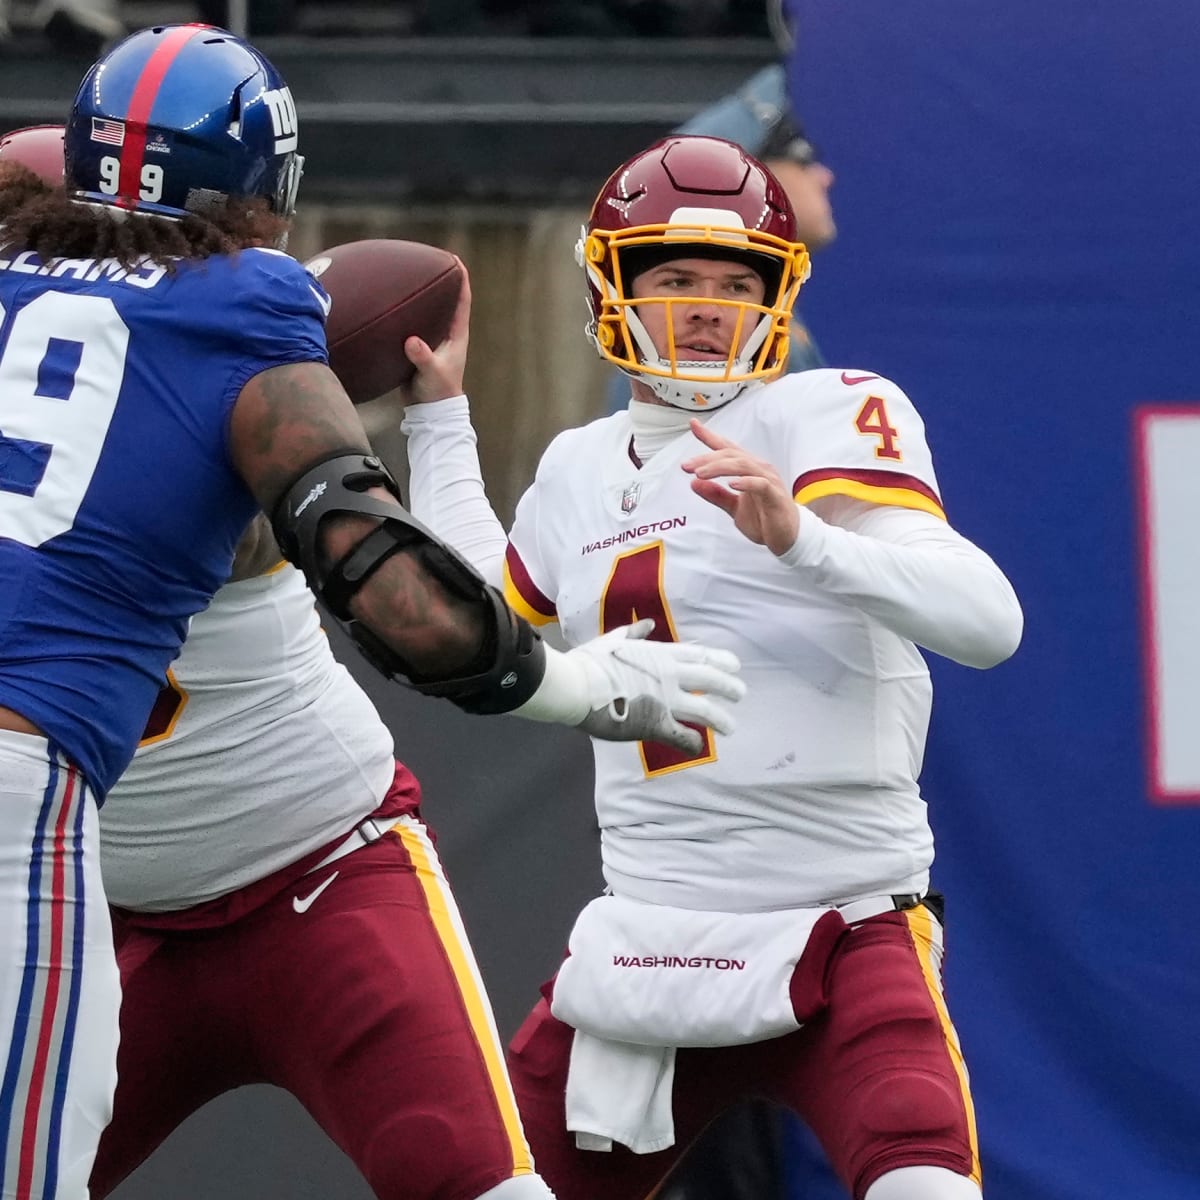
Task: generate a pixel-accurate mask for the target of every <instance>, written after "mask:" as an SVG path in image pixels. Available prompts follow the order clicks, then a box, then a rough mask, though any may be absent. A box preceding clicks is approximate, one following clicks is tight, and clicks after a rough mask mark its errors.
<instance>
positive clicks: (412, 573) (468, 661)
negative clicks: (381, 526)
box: [230, 362, 488, 676]
mask: <svg viewBox="0 0 1200 1200" xmlns="http://www.w3.org/2000/svg"><path fill="white" fill-rule="evenodd" d="M230 437H231V445H232V452H233V460H234V464H235V466H236V467H237V469H238V471H239V472H240V473H241V475H242V477H243V478H244V479H245V480H246V482H247V484H248V485H249V486H250V489H251V490H252V491H253V492H254V495H255V496H256V497H257V499H258V502H259V504H260V505H261V507H262V509H263V511H264V512H267V513H269V512H272V511H273V510H274V508H275V504H276V502H277V501H278V500H279V498H280V496H281V495H282V493H283V490H284V489H285V488H286V487H287V486H288V484H290V483H291V482H292V481H293V480H295V479H296V478H297V477H298V476H299V475H300V474H302V473H303V472H304V470H305V469H306V468H308V467H309V466H311V465H313V464H314V463H317V462H320V461H321V460H322V459H327V458H329V457H331V456H333V455H336V454H339V453H341V454H352V453H362V454H370V453H371V452H372V451H371V446H370V443H369V442H368V441H367V435H366V433H365V432H364V430H363V427H362V423H361V421H360V420H359V418H358V414H357V413H356V412H355V411H354V406H353V405H352V404H351V403H350V400H349V398H348V397H347V395H346V393H345V391H344V390H343V388H342V385H341V384H340V383H339V382H338V380H337V377H336V376H335V375H334V374H333V372H332V371H330V370H329V368H328V367H326V366H323V365H321V364H320V363H313V362H310V363H294V364H290V365H288V366H283V367H272V368H271V369H270V370H267V371H263V372H262V373H261V374H259V375H256V376H254V378H253V379H251V380H250V381H249V382H248V383H247V384H246V385H245V387H244V388H243V389H242V392H241V395H240V396H239V397H238V400H237V404H236V405H235V406H234V410H233V419H232V422H231V426H230ZM368 494H369V495H372V496H374V497H375V498H376V499H378V500H381V501H383V502H384V503H386V504H390V505H395V506H396V508H397V509H399V507H400V506H399V505H398V504H397V503H396V500H395V498H394V497H393V496H391V495H390V494H389V493H388V492H387V491H385V490H384V489H382V488H374V489H372V490H371V491H370V492H369V493H368ZM377 524H378V522H377V521H376V520H375V519H374V518H371V517H350V516H339V517H331V518H330V519H328V520H327V521H325V522H324V524H323V525H322V527H321V542H322V545H321V549H322V552H323V553H324V554H325V556H326V557H327V559H328V561H330V562H335V561H337V560H338V559H340V558H342V556H343V555H345V554H346V553H347V552H348V551H349V550H351V549H352V548H353V547H354V546H355V545H357V544H358V543H359V542H361V541H362V539H363V538H364V537H365V536H366V535H367V534H368V533H370V532H371V530H372V529H373V528H374V527H375V526H376V525H377ZM350 607H351V610H352V611H353V613H354V615H355V616H356V617H357V618H359V619H360V620H361V621H362V622H363V623H364V624H365V625H366V626H367V627H368V628H369V629H371V630H372V632H374V633H375V634H376V635H377V636H378V637H380V638H382V639H383V640H384V641H385V642H387V643H388V644H389V645H390V646H391V647H392V648H393V649H394V650H395V651H396V652H397V653H398V654H400V655H401V656H402V657H403V658H404V659H405V660H406V661H407V662H409V663H411V664H412V666H413V669H414V670H415V671H417V672H419V673H421V674H422V675H430V676H452V675H455V674H457V673H459V672H460V671H463V670H466V669H468V668H469V667H470V666H471V665H472V663H473V662H474V661H475V659H477V658H478V656H479V654H480V651H481V649H482V646H483V641H484V637H485V632H486V629H487V624H486V622H487V620H488V617H487V613H486V611H485V608H484V605H483V604H482V603H481V602H479V601H475V600H464V599H462V598H461V597H459V596H453V595H451V594H450V593H449V592H448V591H447V590H446V589H445V588H444V587H443V586H442V585H441V584H440V583H439V582H438V581H437V580H436V579H435V578H433V577H432V576H431V575H430V574H429V573H428V572H427V571H426V569H425V568H424V567H423V566H422V565H421V563H420V562H419V561H418V559H417V558H416V556H415V555H413V554H412V553H410V552H407V551H400V552H398V553H396V554H393V555H392V556H391V557H390V558H389V559H388V560H387V561H386V562H385V563H384V564H383V565H382V566H381V567H380V568H379V569H378V570H377V571H376V572H374V574H372V575H371V577H370V578H369V579H368V580H367V582H366V583H365V584H364V585H363V587H362V588H361V589H360V590H359V592H358V593H357V594H356V595H355V597H354V599H353V600H352V601H351V605H350Z"/></svg>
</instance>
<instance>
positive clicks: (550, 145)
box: [0, 37, 776, 204]
mask: <svg viewBox="0 0 1200 1200" xmlns="http://www.w3.org/2000/svg"><path fill="white" fill-rule="evenodd" d="M259 45H260V46H261V47H262V49H263V50H264V52H265V53H266V54H267V55H268V57H270V58H271V59H272V60H273V61H274V62H275V63H276V65H277V66H278V67H279V68H280V70H281V71H282V72H283V74H284V76H285V78H286V79H287V80H288V82H289V83H290V85H291V87H292V91H293V93H294V94H295V96H296V102H297V109H298V111H299V115H300V122H301V143H302V149H303V151H304V153H305V155H306V156H307V160H308V163H307V167H306V178H305V185H304V188H305V195H306V196H307V197H310V198H323V199H329V200H333V199H339V198H354V199H372V200H383V199H389V198H394V199H397V200H414V199H415V200H446V199H459V200H487V199H492V198H495V199H507V200H522V201H528V202H542V203H547V204H553V203H562V202H564V201H578V200H580V199H582V198H588V197H590V196H591V195H592V194H594V192H595V190H596V188H597V187H598V186H599V184H600V183H601V182H603V178H604V176H605V174H606V173H607V172H608V170H609V169H610V168H611V167H613V166H614V165H615V164H617V163H618V162H620V161H621V160H622V159H624V158H626V157H627V156H628V155H630V154H632V153H634V152H636V151H637V150H638V149H639V148H641V147H642V146H643V145H645V144H647V143H648V142H650V141H652V140H653V139H654V138H656V137H658V136H661V135H662V134H663V133H666V132H667V131H668V130H670V129H671V127H672V126H674V125H676V124H678V123H679V122H681V121H683V120H686V119H687V118H688V117H689V116H691V115H692V114H693V113H694V112H696V111H697V110H699V109H701V108H703V107H704V106H705V105H706V104H709V103H711V102H712V101H714V100H716V99H718V98H719V97H720V96H722V95H724V94H725V93H727V92H729V91H732V90H734V89H735V88H737V87H738V86H739V85H740V84H741V83H742V81H743V80H744V79H746V78H747V77H748V76H749V75H750V74H752V73H753V72H754V71H755V70H757V69H758V68H759V67H760V66H762V65H764V64H765V63H768V62H770V61H771V60H772V58H773V57H774V55H775V53H776V51H775V48H774V46H773V44H772V43H771V42H770V41H769V40H766V39H763V40H759V39H742V40H726V41H720V42H714V41H709V40H702V39H696V40H684V41H676V40H660V39H644V40H640V41H626V40H619V41H614V40H598V39H597V40H592V39H588V40H582V39H574V38H538V39H526V38H520V39H518V38H503V39H502V38H463V39H450V38H333V39H331V38H302V37H281V38H263V39H260V40H259ZM0 50H2V52H0V129H11V128H15V127H17V126H19V125H24V124H30V123H35V122H41V121H59V120H62V119H63V116H64V115H65V111H66V108H67V106H68V105H69V103H70V100H71V97H72V96H73V94H74V90H75V87H76V85H77V84H78V81H79V78H80V76H81V74H82V73H83V70H84V69H85V68H86V66H87V64H86V62H82V61H76V60H72V59H71V58H64V57H62V56H59V55H55V54H53V53H52V52H50V51H49V50H48V49H45V48H42V47H39V46H38V45H37V44H36V43H35V44H34V45H33V46H32V47H30V45H29V44H25V45H22V46H21V47H20V48H19V52H18V47H17V46H16V45H15V44H9V45H8V46H5V47H3V48H0Z"/></svg>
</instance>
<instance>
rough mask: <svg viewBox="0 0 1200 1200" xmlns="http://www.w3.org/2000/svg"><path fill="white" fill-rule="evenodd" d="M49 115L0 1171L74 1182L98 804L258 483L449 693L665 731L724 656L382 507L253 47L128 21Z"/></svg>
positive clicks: (210, 31)
mask: <svg viewBox="0 0 1200 1200" xmlns="http://www.w3.org/2000/svg"><path fill="white" fill-rule="evenodd" d="M64 137H65V179H64V183H65V186H57V187H51V186H48V185H47V184H46V182H45V181H44V180H41V179H39V178H38V176H37V175H36V174H34V173H33V172H31V171H29V170H28V169H27V168H26V167H24V166H22V165H21V164H20V163H19V162H8V163H3V162H0V223H2V225H3V232H2V234H0V242H2V243H3V244H2V246H0V312H2V313H3V319H2V324H0V392H2V393H3V395H4V401H5V404H4V417H3V433H2V434H0V448H2V453H0V577H2V578H3V579H4V588H3V589H2V591H0V793H2V794H3V798H4V801H5V804H6V807H7V812H8V822H7V826H6V829H7V834H6V840H5V842H4V847H5V853H4V855H3V857H2V858H0V896H2V897H3V899H2V900H0V921H3V926H4V931H5V938H4V944H5V946H6V947H8V952H7V956H6V958H5V960H4V963H3V965H2V967H0V1027H2V1028H3V1029H4V1030H5V1034H6V1041H5V1056H6V1058H5V1067H4V1082H3V1086H2V1087H0V1194H4V1195H11V1196H32V1195H35V1194H36V1195H38V1196H39V1197H46V1198H50V1197H56V1198H62V1200H83V1198H84V1197H86V1195H87V1179H88V1174H89V1171H90V1168H91V1165H92V1159H93V1156H94V1152H95V1147H96V1141H97V1138H98V1136H99V1131H100V1130H101V1129H103V1127H104V1126H105V1124H106V1123H107V1121H108V1119H109V1116H110V1112H111V1097H112V1089H113V1083H114V1074H115V1061H116V1042H117V1006H118V998H119V986H118V973H117V967H116V963H115V960H114V955H113V946H112V936H111V928H110V924H109V919H108V912H107V906H106V904H105V902H104V893H103V890H102V887H101V880H100V871H99V862H98V854H97V852H98V830H97V826H98V808H99V805H100V804H101V803H102V801H103V799H104V796H105V795H106V793H107V792H108V790H109V788H110V787H111V786H112V784H113V782H114V781H115V780H116V778H117V777H118V775H119V774H120V772H121V771H122V770H123V769H124V767H125V766H126V765H127V763H128V761H129V759H130V757H131V756H132V754H133V752H134V749H135V747H136V745H137V743H138V740H139V738H140V737H141V735H142V731H143V728H144V726H145V724H146V720H147V717H148V715H149V713H150V711H151V708H152V706H153V704H154V702H155V698H156V696H157V695H158V693H159V689H160V687H161V685H162V683H163V681H164V680H165V679H166V677H167V675H166V673H167V670H168V667H169V666H170V663H171V661H172V660H173V658H174V657H175V655H176V654H177V652H178V650H179V647H180V644H181V642H182V641H183V638H184V634H185V631H186V626H187V622H188V620H189V618H190V617H192V616H193V615H194V614H195V613H196V612H198V611H199V610H201V609H202V608H203V607H204V606H205V604H206V603H207V602H208V600H209V599H210V598H211V596H212V594H213V593H214V592H215V591H216V589H217V588H218V587H219V586H220V585H221V584H222V583H223V582H224V581H225V579H226V578H227V576H228V574H229V570H230V565H231V562H232V559H233V553H234V547H235V545H236V543H237V542H238V540H239V538H240V537H241V535H242V533H243V531H244V530H245V529H246V527H247V525H248V524H249V522H250V521H251V518H252V517H254V515H255V513H256V512H257V511H259V510H260V509H261V510H262V511H263V512H265V513H268V514H270V516H271V518H272V524H273V529H274V532H275V534H276V536H277V538H278V541H279V543H280V545H282V546H283V547H284V552H285V553H286V555H287V556H289V557H290V558H291V559H293V560H294V561H295V562H296V563H297V564H298V565H299V566H301V567H302V568H303V570H304V572H305V574H306V576H307V578H308V580H309V582H310V583H311V585H312V586H313V587H314V588H315V589H316V590H317V591H318V593H319V594H320V595H321V596H322V597H323V598H324V599H325V601H326V602H327V604H328V606H329V608H330V611H331V612H332V613H334V614H335V615H336V616H337V617H338V618H339V619H340V620H342V621H343V622H345V623H346V625H347V628H348V629H349V631H350V633H351V635H352V636H353V637H355V638H356V640H357V641H358V642H359V644H360V645H363V646H364V648H365V649H366V650H367V651H368V653H369V654H370V656H371V658H372V660H373V661H374V662H375V663H376V664H377V665H379V666H380V667H381V669H383V670H384V671H385V672H386V673H388V674H389V675H394V674H402V675H404V676H407V677H408V678H409V679H410V681H411V682H412V683H413V684H414V686H416V687H417V688H418V690H421V691H423V692H426V693H428V694H431V695H441V696H445V697H447V698H449V699H451V700H452V701H453V702H454V703H456V704H458V705H460V706H462V707H464V708H466V709H468V710H470V711H474V712H479V713H499V712H514V713H516V714H517V715H522V716H525V717H528V718H530V719H536V720H550V721H558V722H561V723H567V724H577V725H581V726H582V727H585V728H589V727H591V728H598V729H599V731H600V732H601V735H602V736H617V737H628V736H645V735H646V734H647V733H649V732H651V731H652V730H654V729H659V730H661V731H662V732H663V735H664V736H667V737H669V738H674V739H676V740H679V741H681V744H682V741H683V739H684V738H685V736H686V738H687V739H688V740H692V739H694V738H695V736H696V735H695V734H694V731H692V730H688V729H686V728H685V727H684V726H682V725H680V724H679V722H678V721H677V720H676V717H677V716H684V717H687V716H688V715H689V713H696V712H697V710H696V708H695V698H694V697H687V696H686V693H687V691H688V689H690V688H692V687H693V686H698V687H699V688H701V689H702V690H703V689H706V688H708V687H709V686H710V685H712V686H713V687H714V688H715V689H716V691H718V692H724V693H725V694H726V695H728V696H729V697H730V698H736V695H737V693H738V692H739V691H740V684H739V683H738V681H737V680H736V679H735V678H734V677H733V676H732V675H731V673H730V672H731V671H732V670H733V669H734V668H735V666H736V664H735V663H734V662H733V661H732V659H731V657H730V656H728V655H727V654H717V655H715V656H714V655H709V654H707V653H706V652H705V651H704V650H703V649H701V648H698V647H693V648H689V650H688V653H687V654H686V655H684V656H683V658H679V657H675V658H672V659H666V658H664V657H662V656H658V655H655V656H654V657H648V655H649V654H651V653H652V652H653V651H654V650H655V649H656V647H655V646H654V644H653V643H648V642H646V641H644V640H641V639H644V634H645V632H646V631H647V628H648V627H647V626H644V625H643V626H642V627H639V628H637V629H632V630H623V631H621V632H620V633H619V634H618V635H617V636H616V637H614V638H607V639H603V640H600V641H598V642H597V644H596V645H594V646H592V647H590V648H588V649H586V650H585V651H583V653H581V654H580V653H575V652H571V653H569V654H559V653H557V652H548V651H547V649H546V648H545V647H544V646H543V644H542V642H541V640H540V639H539V638H538V637H536V636H535V635H534V634H533V633H532V632H531V630H530V628H529V626H528V625H527V623H526V622H525V621H524V620H522V619H521V618H519V617H517V616H516V615H515V614H514V613H513V612H512V611H511V610H510V609H509V608H508V607H507V605H506V604H505V603H504V601H503V599H502V598H501V597H500V596H499V594H498V593H497V592H496V591H495V590H494V589H491V588H489V587H488V586H487V585H486V584H484V583H483V582H482V581H481V580H480V579H478V577H477V576H476V575H475V573H474V572H473V571H472V570H471V569H470V568H469V567H468V566H467V565H466V564H465V563H463V562H462V561H461V560H460V559H459V558H458V557H457V556H456V555H455V554H454V553H453V552H451V551H450V550H448V549H447V548H446V547H444V546H443V545H442V544H441V543H440V542H438V541H437V539H435V538H433V537H432V536H431V535H430V534H429V533H428V532H427V531H426V530H425V529H424V528H423V527H421V526H420V525H419V524H418V523H416V522H414V521H413V520H412V518H411V517H410V516H409V515H408V514H407V512H406V511H405V510H404V509H403V508H402V507H401V506H400V504H399V503H398V501H397V499H396V496H397V495H398V490H397V489H396V486H395V484H394V481H393V480H392V479H391V477H390V476H389V474H388V473H387V472H386V471H385V470H384V469H383V467H382V466H381V464H380V463H379V461H378V460H377V459H375V458H374V457H373V456H372V454H371V450H370V446H369V443H368V441H367V438H366V435H365V434H364V432H363V429H362V425H361V422H360V421H359V419H358V416H357V414H356V413H355V412H354V409H353V407H352V405H351V404H350V402H349V400H348V398H347V397H346V395H345V392H344V391H343V390H342V388H341V386H340V385H339V384H338V382H337V380H336V378H335V377H334V376H333V374H332V373H331V372H330V370H329V368H328V366H327V365H326V348H325V339H324V324H323V323H324V316H325V311H326V306H327V304H328V297H327V296H326V295H325V294H324V292H323V291H322V290H321V289H320V287H319V286H318V285H317V284H316V283H315V281H314V280H313V279H312V277H311V276H309V275H308V273H307V272H306V271H305V270H304V269H303V267H301V266H300V264H298V263H297V262H295V261H294V260H293V259H290V258H288V257H287V255H286V254H284V253H282V251H281V250H280V249H279V247H280V246H281V245H282V243H283V241H284V239H285V237H286V233H287V229H288V222H289V219H290V217H291V214H292V211H293V206H294V202H295V197H296V190H297V186H298V183H299V180H300V174H301V169H302V159H301V158H300V155H299V153H298V148H297V147H298V139H297V127H296V114H295V106H294V103H293V101H292V97H291V93H290V92H289V91H288V89H287V87H286V85H285V84H284V82H283V80H282V79H281V78H280V76H279V75H278V73H277V72H276V71H275V69H274V67H273V66H272V65H271V64H270V63H269V62H268V61H267V60H266V59H265V58H264V57H263V56H262V55H261V54H260V53H259V52H258V51H257V50H255V49H254V48H253V47H251V46H249V45H248V44H246V43H245V42H243V41H241V40H239V39H237V38H235V37H233V36H232V35H230V34H228V33H226V32H224V31H222V30H218V29H214V28H211V27H208V26H199V25H166V26H156V27H155V28H153V29H148V30H143V31H141V32H140V33H137V34H134V35H132V36H131V37H130V38H128V39H127V40H125V41H124V42H122V43H121V44H120V45H119V46H117V47H116V48H115V49H113V50H112V51H111V52H110V53H108V54H107V55H105V56H104V57H103V58H102V59H101V60H100V61H99V62H97V63H96V64H95V65H94V66H93V67H92V68H91V69H90V70H89V71H88V72H87V74H86V75H85V77H84V79H83V82H82V84H81V86H80V89H79V92H78V94H77V96H76V99H75V102H74V104H73V106H72V108H71V111H70V114H69V117H68V120H67V123H66V129H65V135H64ZM689 678H691V682H689ZM700 699H701V700H702V702H703V706H702V709H701V710H700V711H699V712H698V715H699V716H700V718H701V720H703V721H715V722H716V723H717V724H719V725H723V724H725V723H726V715H725V711H724V709H723V707H722V706H721V705H720V703H719V702H717V701H716V700H714V699H712V698H711V697H709V696H704V697H701V698H700ZM639 731H640V732H639ZM373 778H375V777H374V776H373ZM377 802H378V797H376V803H377ZM376 803H373V804H371V806H370V807H371V808H372V809H374V808H375V807H376ZM332 832H336V831H332ZM332 832H331V836H332Z"/></svg>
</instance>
